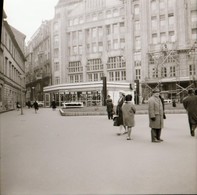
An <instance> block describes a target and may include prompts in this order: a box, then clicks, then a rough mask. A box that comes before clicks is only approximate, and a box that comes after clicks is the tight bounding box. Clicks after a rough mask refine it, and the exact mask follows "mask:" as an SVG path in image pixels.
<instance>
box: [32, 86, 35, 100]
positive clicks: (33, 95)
mask: <svg viewBox="0 0 197 195" xmlns="http://www.w3.org/2000/svg"><path fill="white" fill-rule="evenodd" d="M34 89H35V87H32V98H33V101H34Z"/></svg>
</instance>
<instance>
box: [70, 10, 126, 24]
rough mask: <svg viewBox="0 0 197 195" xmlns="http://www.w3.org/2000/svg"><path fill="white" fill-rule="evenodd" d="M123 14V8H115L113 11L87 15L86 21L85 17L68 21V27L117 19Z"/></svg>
mask: <svg viewBox="0 0 197 195" xmlns="http://www.w3.org/2000/svg"><path fill="white" fill-rule="evenodd" d="M123 14H124V8H123V7H120V8H114V9H111V10H107V11H105V12H96V13H92V14H87V15H86V17H85V21H84V17H83V16H79V17H76V18H72V19H70V20H69V21H68V25H69V26H74V25H78V24H83V23H84V22H92V21H97V20H102V19H104V18H112V17H117V16H120V15H123Z"/></svg>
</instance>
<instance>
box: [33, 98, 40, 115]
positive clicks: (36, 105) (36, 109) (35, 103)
mask: <svg viewBox="0 0 197 195" xmlns="http://www.w3.org/2000/svg"><path fill="white" fill-rule="evenodd" d="M33 107H34V109H35V113H37V111H38V109H39V106H38V102H37V101H36V100H35V101H34V103H33Z"/></svg>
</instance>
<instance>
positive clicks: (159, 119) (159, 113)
mask: <svg viewBox="0 0 197 195" xmlns="http://www.w3.org/2000/svg"><path fill="white" fill-rule="evenodd" d="M159 92H160V91H159V90H158V89H156V90H154V91H153V95H152V96H151V97H150V98H149V100H148V113H149V127H150V128H151V139H152V142H161V141H163V140H162V139H161V138H160V136H161V129H162V128H163V114H164V113H163V105H162V102H161V99H160V98H159Z"/></svg>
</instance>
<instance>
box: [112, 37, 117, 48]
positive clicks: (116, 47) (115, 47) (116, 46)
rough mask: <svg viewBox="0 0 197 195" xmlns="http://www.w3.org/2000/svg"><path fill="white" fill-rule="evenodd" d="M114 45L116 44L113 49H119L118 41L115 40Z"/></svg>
mask: <svg viewBox="0 0 197 195" xmlns="http://www.w3.org/2000/svg"><path fill="white" fill-rule="evenodd" d="M113 44H114V46H113V48H114V49H118V39H114V40H113Z"/></svg>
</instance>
